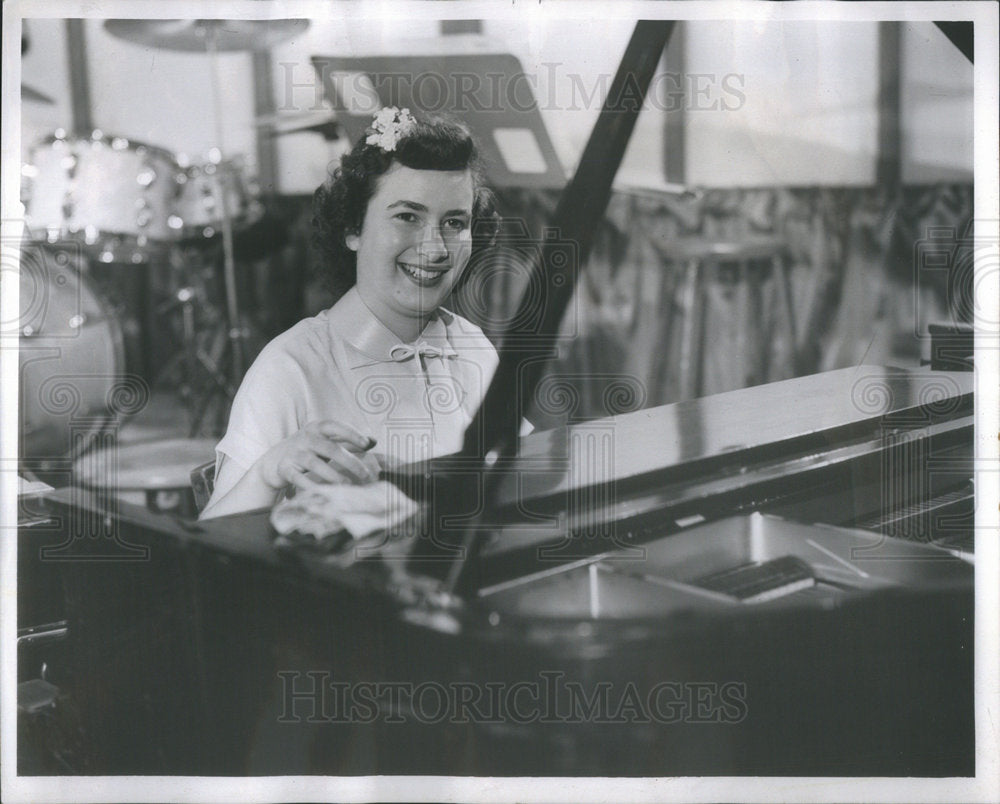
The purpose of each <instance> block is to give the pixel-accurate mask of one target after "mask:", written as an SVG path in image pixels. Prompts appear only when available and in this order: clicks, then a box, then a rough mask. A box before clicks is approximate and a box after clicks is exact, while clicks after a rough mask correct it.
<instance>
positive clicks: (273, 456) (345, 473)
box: [255, 420, 379, 490]
mask: <svg viewBox="0 0 1000 804" xmlns="http://www.w3.org/2000/svg"><path fill="white" fill-rule="evenodd" d="M375 443H376V442H375V439H373V438H369V437H368V436H365V435H362V434H361V433H360V432H358V431H357V430H356V429H354V428H353V427H351V426H350V425H347V424H342V423H341V422H336V421H329V420H328V421H320V422H310V423H309V424H307V425H306V426H305V427H303V428H302V429H301V430H299V431H298V432H297V433H295V434H294V435H290V436H289V437H288V438H286V439H285V440H284V441H280V442H278V443H277V444H275V445H274V446H273V447H271V449H269V450H268V451H267V452H266V453H264V455H263V456H261V458H260V460H258V461H257V465H256V467H255V468H256V470H257V472H258V474H259V476H260V478H261V480H263V481H264V483H265V484H267V486H268V487H269V488H272V489H275V490H280V489H283V488H285V487H286V486H288V485H292V486H295V487H296V488H299V489H308V488H312V487H313V486H315V485H316V480H314V479H313V478H311V477H309V475H310V474H311V475H313V476H314V477H315V478H318V479H319V480H321V481H324V482H327V483H369V482H371V481H373V480H377V479H378V473H379V466H378V462H377V461H376V460H375V457H374V456H372V455H369V454H367V453H368V450H370V449H371V448H372V447H374V446H375Z"/></svg>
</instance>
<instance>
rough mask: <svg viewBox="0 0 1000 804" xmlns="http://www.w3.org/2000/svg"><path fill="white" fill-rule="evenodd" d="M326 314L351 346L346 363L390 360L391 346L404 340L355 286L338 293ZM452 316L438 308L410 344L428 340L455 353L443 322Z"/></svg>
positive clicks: (445, 350) (446, 353)
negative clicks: (365, 301) (370, 307)
mask: <svg viewBox="0 0 1000 804" xmlns="http://www.w3.org/2000/svg"><path fill="white" fill-rule="evenodd" d="M329 315H330V323H331V325H332V326H333V328H334V329H335V330H336V333H337V335H338V336H339V337H340V338H341V339H342V340H343V341H344V342H345V343H346V344H348V345H349V346H351V347H353V349H352V350H347V351H348V354H347V358H348V363H349V367H350V368H352V369H354V368H360V367H361V366H366V365H371V364H373V363H385V362H390V361H392V360H393V358H392V357H391V356H390V352H391V351H392V349H393V347H395V346H399V345H400V344H403V343H404V342H403V341H401V340H400V339H399V338H398V337H397V336H396V335H395V334H394V333H393V331H392V330H391V329H389V328H388V327H387V326H386V325H385V324H383V323H382V322H381V321H379V319H378V318H376V317H375V315H374V314H373V313H372V311H371V310H369V309H368V306H367V305H366V304H365V303H364V301H363V300H362V298H361V294H360V293H358V288H357V286H354V287H352V288H351V289H350V290H349V291H347V293H345V294H344V295H343V296H341V297H340V299H339V301H337V303H336V304H334V305H333V307H331V308H330V311H329ZM451 320H452V314H451V313H450V312H448V311H447V310H445V309H444V308H438V310H437V311H435V313H434V315H433V316H431V319H430V320H429V321H428V322H427V326H425V327H424V329H423V332H421V333H420V335H419V336H418V337H417V339H416V340H414V341H413V345H416V344H419V343H421V342H422V343H427V344H430V345H431V346H436V347H438V348H439V349H441V351H442V352H443V353H444V354H445V355H454V354H455V350H454V348H453V347H452V345H451V344H450V343H449V342H448V330H447V326H446V325H447V323H448V322H450V321H451Z"/></svg>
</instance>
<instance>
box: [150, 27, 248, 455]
mask: <svg viewBox="0 0 1000 804" xmlns="http://www.w3.org/2000/svg"><path fill="white" fill-rule="evenodd" d="M200 30H201V31H202V33H203V36H204V40H203V41H204V45H205V50H206V52H207V54H208V61H209V69H210V71H211V76H210V80H209V85H210V87H211V91H212V118H213V122H214V124H215V141H216V143H217V147H218V149H219V152H220V155H221V154H222V153H223V151H224V144H223V143H224V136H223V130H222V112H221V108H222V107H221V101H220V95H219V65H218V47H217V42H216V35H217V29H216V27H215V26H214V25H206V26H205V27H204V28H202V29H200ZM220 161H221V158H220ZM213 183H214V185H215V187H214V189H215V190H216V198H217V199H218V201H219V205H218V208H219V210H220V212H221V219H220V226H219V229H220V231H221V233H222V267H223V270H222V282H223V288H224V291H225V297H226V309H225V315H223V316H220V317H219V322H218V323H217V324H216V326H215V329H214V331H213V332H212V336H211V338H210V343H209V346H208V349H207V351H206V350H205V349H203V348H202V347H201V345H200V344H199V342H198V333H197V331H196V327H195V320H194V312H195V309H194V302H195V298H196V293H195V291H194V289H193V288H191V287H188V286H186V287H182V288H180V289H179V290H178V291H177V293H176V295H175V298H174V299H173V300H171V302H169V303H168V307H180V309H181V315H182V322H183V343H184V346H183V348H182V351H181V352H180V353H179V354H178V355H177V356H176V357H175V358H174V360H172V361H171V363H170V364H168V368H169V369H172V368H174V367H175V366H176V363H177V362H183V363H184V365H185V369H186V372H185V373H186V374H187V378H186V379H187V383H189V385H187V386H185V385H183V384H182V388H181V394H182V398H184V401H185V403H187V404H189V405H190V406H191V407H192V421H191V429H190V435H191V437H194V436H196V435H198V434H199V431H200V429H201V424H202V420H203V419H204V417H205V414H206V413H207V412H208V410H209V408H210V406H211V405H212V402H213V401H214V400H215V399H216V397H219V396H221V397H222V399H221V402H220V405H219V409H218V415H217V417H216V424H215V427H214V428H213V431H214V434H215V435H221V434H222V431H223V429H224V427H225V421H226V417H227V416H228V412H229V406H230V405H231V404H232V401H233V398H234V397H235V395H236V389H237V388H238V387H239V384H240V382H241V381H242V379H243V373H244V370H245V364H244V355H245V348H244V343H245V341H246V340H247V339H248V338H249V336H250V331H249V329H248V327H247V326H245V324H244V323H243V320H242V316H241V314H240V309H239V298H238V292H237V284H236V258H235V252H234V248H233V220H232V214H231V212H230V210H229V203H228V193H227V192H226V189H225V186H224V185H223V180H222V171H220V170H217V171H215V173H214V174H213ZM227 363H228V371H227V369H226V364H227ZM165 371H166V369H165ZM198 375H203V376H204V377H205V378H206V380H207V383H206V385H205V386H204V387H203V389H202V390H201V391H200V392H199V393H197V394H196V398H194V399H192V397H194V396H195V392H194V389H193V385H194V383H195V381H196V380H195V378H196V377H197V376H198Z"/></svg>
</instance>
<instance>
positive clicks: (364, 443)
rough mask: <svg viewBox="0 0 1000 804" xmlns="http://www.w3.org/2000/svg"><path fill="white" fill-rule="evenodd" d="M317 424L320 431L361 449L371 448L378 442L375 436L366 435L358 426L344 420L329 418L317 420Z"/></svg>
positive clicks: (328, 436)
mask: <svg viewBox="0 0 1000 804" xmlns="http://www.w3.org/2000/svg"><path fill="white" fill-rule="evenodd" d="M317 425H318V429H319V432H320V433H321V434H322V435H324V436H326V437H327V438H332V439H335V440H337V441H344V442H346V443H348V444H350V445H351V446H352V447H355V448H356V449H359V450H369V449H371V448H372V447H374V446H375V444H376V443H378V442H377V441H375V439H374V438H371V437H370V436H367V435H365V434H364V433H362V432H361V431H360V430H358V429H357V428H356V427H352V426H351V425H349V424H345V423H344V422H338V421H334V420H333V419H327V420H326V421H321V422H317Z"/></svg>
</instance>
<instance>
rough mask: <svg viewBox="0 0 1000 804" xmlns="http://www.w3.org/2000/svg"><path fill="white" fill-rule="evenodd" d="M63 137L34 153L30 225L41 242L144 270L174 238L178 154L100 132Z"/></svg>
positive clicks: (29, 169)
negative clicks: (69, 243) (66, 243)
mask: <svg viewBox="0 0 1000 804" xmlns="http://www.w3.org/2000/svg"><path fill="white" fill-rule="evenodd" d="M60 134H62V132H57V133H56V134H54V135H52V136H51V137H49V138H48V139H46V140H44V141H43V142H42V143H40V144H39V145H37V146H35V147H34V148H33V149H32V151H31V163H30V165H28V167H27V168H26V173H27V176H28V178H29V179H30V184H31V193H30V198H29V199H28V204H27V220H28V225H29V227H30V228H31V229H32V230H33V231H34V233H35V236H36V238H37V237H39V236H40V235H41V234H42V233H43V232H44V237H45V239H46V240H48V241H49V242H56V241H57V240H61V239H64V238H70V237H71V238H73V239H76V240H79V241H82V242H83V243H84V245H85V246H86V247H87V248H88V250H89V251H90V253H91V254H93V255H94V256H96V257H97V259H98V260H100V261H101V262H135V263H142V262H146V261H147V259H148V254H149V252H150V250H156V248H157V246H158V245H160V244H162V243H163V242H165V241H168V240H170V239H171V238H172V237H173V236H174V232H172V230H171V228H170V226H169V225H168V218H169V217H170V214H171V213H172V211H173V208H174V200H175V196H176V192H177V185H176V183H175V178H176V176H177V174H178V172H179V170H180V168H178V166H177V163H176V162H175V161H174V159H173V157H172V156H171V155H170V153H169V152H168V151H166V150H164V149H162V148H157V147H155V146H152V145H144V144H142V143H139V142H135V141H134V140H128V139H125V138H124V137H108V136H105V135H104V134H102V133H101V132H100V131H95V132H94V134H93V136H92V137H91V138H90V139H82V138H75V137H70V138H67V137H64V136H59V135H60Z"/></svg>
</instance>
